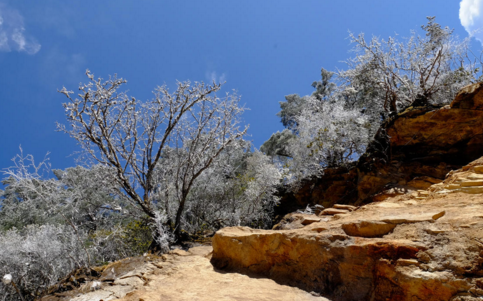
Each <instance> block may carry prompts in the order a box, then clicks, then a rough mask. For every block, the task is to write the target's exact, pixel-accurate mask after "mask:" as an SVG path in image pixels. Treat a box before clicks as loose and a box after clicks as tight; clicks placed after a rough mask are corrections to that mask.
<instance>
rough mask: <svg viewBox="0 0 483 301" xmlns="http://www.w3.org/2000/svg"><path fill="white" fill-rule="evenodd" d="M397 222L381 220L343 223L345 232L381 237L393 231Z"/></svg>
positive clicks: (352, 234) (353, 234)
mask: <svg viewBox="0 0 483 301" xmlns="http://www.w3.org/2000/svg"><path fill="white" fill-rule="evenodd" d="M395 227H396V224H391V223H385V222H380V221H357V222H351V223H346V224H343V225H342V229H343V230H344V232H345V234H347V235H350V236H359V237H381V236H383V235H386V234H387V233H389V232H391V231H392V230H393V229H394V228H395Z"/></svg>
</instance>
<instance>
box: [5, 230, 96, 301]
mask: <svg viewBox="0 0 483 301" xmlns="http://www.w3.org/2000/svg"><path fill="white" fill-rule="evenodd" d="M78 235H82V236H83V237H85V235H84V234H81V233H77V234H76V233H74V231H73V230H72V229H71V228H70V227H66V226H60V225H48V224H47V225H42V226H37V225H29V226H27V227H26V228H25V229H23V230H22V231H20V230H17V229H15V228H13V229H11V230H8V231H6V232H4V233H0V246H1V248H0V275H5V274H11V275H12V278H13V279H12V280H13V281H14V282H15V283H16V284H17V286H18V287H19V289H20V290H21V291H23V292H25V293H26V294H24V296H25V297H26V298H27V297H28V298H29V299H32V298H33V296H35V295H36V294H38V293H40V292H41V291H42V290H44V289H46V288H47V287H49V286H51V285H53V284H55V283H56V282H57V281H58V280H59V278H61V277H64V276H65V275H67V274H68V273H69V272H70V271H72V270H73V269H75V268H78V267H83V266H87V264H88V254H87V253H86V249H85V248H84V246H82V245H80V241H79V239H78V238H79V237H78ZM5 294H11V296H10V299H8V300H16V298H18V296H16V295H15V294H14V293H13V291H11V288H10V287H9V286H7V285H5V284H3V283H0V295H5ZM12 294H13V295H12ZM32 294H33V295H32Z"/></svg>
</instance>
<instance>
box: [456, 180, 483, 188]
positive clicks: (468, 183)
mask: <svg viewBox="0 0 483 301" xmlns="http://www.w3.org/2000/svg"><path fill="white" fill-rule="evenodd" d="M459 185H460V186H461V187H469V186H483V180H473V181H471V180H470V181H462V182H460V183H459Z"/></svg>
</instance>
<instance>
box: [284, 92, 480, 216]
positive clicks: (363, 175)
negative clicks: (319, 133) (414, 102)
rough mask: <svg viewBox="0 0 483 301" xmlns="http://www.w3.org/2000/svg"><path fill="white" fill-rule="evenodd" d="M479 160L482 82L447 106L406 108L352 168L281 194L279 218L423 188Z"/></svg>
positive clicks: (391, 120) (341, 169)
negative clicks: (311, 207) (309, 208)
mask: <svg viewBox="0 0 483 301" xmlns="http://www.w3.org/2000/svg"><path fill="white" fill-rule="evenodd" d="M481 156H483V84H482V83H478V84H474V85H470V86H468V87H466V88H464V89H463V90H461V91H460V93H459V94H458V95H457V96H456V98H455V99H454V101H453V102H452V103H451V105H449V106H445V107H442V108H434V107H410V108H408V109H406V110H405V111H404V112H402V113H400V114H398V115H397V116H394V117H393V118H391V119H390V120H388V121H386V123H385V124H383V126H382V127H381V129H380V131H379V132H378V134H377V135H376V139H375V141H374V142H373V143H372V144H371V145H370V146H369V147H368V150H367V152H366V154H365V155H363V156H362V157H361V158H360V159H359V161H358V162H357V163H356V164H354V165H353V166H348V167H343V168H337V169H330V170H327V171H326V172H325V173H324V175H323V176H321V177H319V178H314V179H309V180H306V181H304V182H303V183H302V188H301V189H300V190H299V191H298V192H297V193H295V194H293V193H286V192H283V191H281V196H282V202H281V205H280V206H279V208H278V213H279V214H282V215H284V214H286V213H289V212H292V211H295V210H296V209H300V208H305V207H306V206H307V205H308V204H310V205H315V204H321V205H323V206H325V207H330V206H332V205H334V204H336V203H339V204H365V203H368V202H371V201H381V200H383V199H385V198H387V197H390V196H395V195H400V194H404V193H406V192H408V191H415V190H420V189H426V188H428V187H429V186H431V185H433V184H436V183H439V182H441V181H442V180H443V179H444V177H445V175H446V174H447V173H448V172H449V171H451V170H455V169H458V168H461V167H462V166H464V165H466V164H468V163H469V162H471V161H473V160H475V159H477V158H479V157H481Z"/></svg>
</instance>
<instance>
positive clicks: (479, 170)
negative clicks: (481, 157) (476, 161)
mask: <svg viewBox="0 0 483 301" xmlns="http://www.w3.org/2000/svg"><path fill="white" fill-rule="evenodd" d="M474 170H475V172H476V173H478V174H483V165H479V166H475V167H474Z"/></svg>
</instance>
